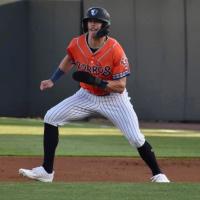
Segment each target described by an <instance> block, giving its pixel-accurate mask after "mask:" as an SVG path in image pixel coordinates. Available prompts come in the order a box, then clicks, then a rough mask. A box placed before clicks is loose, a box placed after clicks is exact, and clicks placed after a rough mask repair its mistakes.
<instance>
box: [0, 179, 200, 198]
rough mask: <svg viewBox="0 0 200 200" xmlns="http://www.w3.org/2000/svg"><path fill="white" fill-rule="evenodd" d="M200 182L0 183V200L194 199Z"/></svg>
mask: <svg viewBox="0 0 200 200" xmlns="http://www.w3.org/2000/svg"><path fill="white" fill-rule="evenodd" d="M199 193H200V184H180V183H176V184H175V183H172V184H150V183H145V184H133V183H117V184H116V183H76V184H71V183H53V184H44V183H43V184H42V183H26V184H22V183H0V194H1V195H0V199H1V200H10V199H15V200H27V199H28V200H43V199H48V200H66V199H67V200H132V199H136V200H160V199H162V200H189V199H192V200H198V199H199Z"/></svg>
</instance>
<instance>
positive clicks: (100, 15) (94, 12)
mask: <svg viewBox="0 0 200 200" xmlns="http://www.w3.org/2000/svg"><path fill="white" fill-rule="evenodd" d="M90 19H94V20H98V21H101V22H102V23H103V25H102V28H101V29H100V30H99V31H98V32H97V33H96V37H103V36H105V35H108V34H109V32H110V31H109V27H110V25H111V21H110V14H109V13H108V11H107V10H106V9H105V8H101V7H92V8H89V9H88V10H87V12H86V16H85V17H84V18H83V20H82V26H83V31H84V33H86V32H88V25H87V22H88V21H89V20H90Z"/></svg>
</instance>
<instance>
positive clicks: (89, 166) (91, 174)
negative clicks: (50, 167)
mask: <svg viewBox="0 0 200 200" xmlns="http://www.w3.org/2000/svg"><path fill="white" fill-rule="evenodd" d="M41 162H42V158H41V157H9V156H8V157H7V156H5V157H0V181H17V182H27V181H30V180H28V179H26V178H24V177H21V176H19V175H18V169H19V168H22V167H23V168H32V167H35V166H38V165H40V164H41ZM159 163H160V166H161V168H162V169H163V171H164V172H165V173H166V174H167V175H168V176H169V178H170V179H171V181H173V182H200V173H199V169H200V159H160V160H159ZM55 171H56V174H55V179H54V180H55V181H64V182H149V178H150V177H151V173H150V171H149V169H148V168H147V167H146V165H145V164H144V163H143V161H141V160H140V159H136V158H124V157H123V158H118V157H57V158H56V161H55Z"/></svg>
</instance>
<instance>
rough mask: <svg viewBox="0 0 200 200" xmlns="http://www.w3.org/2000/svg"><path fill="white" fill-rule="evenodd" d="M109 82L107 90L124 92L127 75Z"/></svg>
mask: <svg viewBox="0 0 200 200" xmlns="http://www.w3.org/2000/svg"><path fill="white" fill-rule="evenodd" d="M107 82H108V84H107V90H108V91H110V92H116V93H122V92H123V91H124V90H125V88H126V77H125V78H122V79H119V80H114V81H107Z"/></svg>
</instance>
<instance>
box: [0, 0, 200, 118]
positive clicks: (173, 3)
mask: <svg viewBox="0 0 200 200" xmlns="http://www.w3.org/2000/svg"><path fill="white" fill-rule="evenodd" d="M91 6H101V7H104V8H106V9H107V10H108V12H109V13H110V15H111V23H112V24H111V34H110V35H111V36H112V37H114V38H116V39H117V40H118V41H119V42H120V43H121V45H122V46H123V48H124V50H125V52H126V54H127V56H128V58H129V62H130V65H131V72H132V73H131V76H129V78H128V85H127V89H128V91H129V95H130V97H131V101H132V103H133V105H134V109H135V111H136V112H137V115H138V117H139V119H140V120H145V121H179V122H180V121H181V122H199V121H200V92H199V85H200V78H199V76H200V75H199V74H200V22H199V19H200V12H199V10H200V1H199V0H0V116H4V117H5V116H8V117H43V116H44V114H45V112H46V111H47V110H48V109H49V108H50V107H52V106H53V105H55V104H57V103H58V102H59V101H61V100H62V99H64V98H66V97H68V96H70V95H72V94H73V93H74V92H75V91H76V90H78V88H79V86H78V84H77V83H76V82H75V81H73V80H72V78H71V73H69V74H67V75H66V76H65V77H63V78H62V79H61V80H59V81H58V83H57V85H56V87H54V88H53V89H51V90H49V91H46V92H41V91H40V90H39V85H40V81H41V80H43V79H48V78H49V77H50V75H51V74H52V72H53V71H54V70H55V69H56V68H57V66H58V65H59V62H60V61H61V59H62V58H63V57H64V56H65V54H66V47H67V45H68V44H69V42H70V41H71V39H72V38H73V37H75V36H78V35H80V34H81V33H82V29H81V19H82V18H83V16H84V13H85V11H86V10H87V9H88V8H89V7H91Z"/></svg>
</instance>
